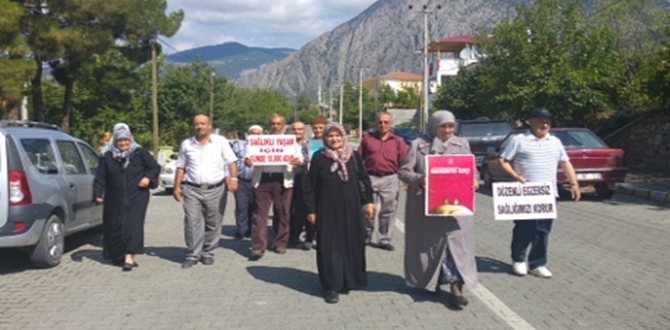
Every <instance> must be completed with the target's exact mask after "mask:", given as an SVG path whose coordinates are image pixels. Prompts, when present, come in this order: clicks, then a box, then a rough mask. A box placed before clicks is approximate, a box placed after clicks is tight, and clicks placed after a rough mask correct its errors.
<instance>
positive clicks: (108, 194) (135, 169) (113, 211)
mask: <svg viewBox="0 0 670 330" xmlns="http://www.w3.org/2000/svg"><path fill="white" fill-rule="evenodd" d="M112 141H113V147H112V149H111V150H109V151H107V152H105V153H104V154H103V155H102V157H101V158H100V165H98V170H97V173H96V176H95V183H94V194H95V200H96V202H98V203H102V202H103V196H104V202H105V204H104V206H103V218H102V219H103V222H102V227H103V240H102V252H103V256H104V257H105V259H111V260H112V263H113V264H115V265H119V266H120V265H123V270H124V271H130V270H132V269H133V267H136V266H137V264H136V263H135V261H134V259H133V256H134V255H135V254H141V253H143V252H144V218H145V215H146V212H147V205H148V204H149V189H150V188H155V187H156V186H157V185H158V175H159V174H160V165H158V163H156V161H155V160H154V158H153V157H151V154H149V152H148V151H146V150H144V149H143V148H142V147H140V145H138V144H137V143H135V140H134V139H133V136H132V134H130V130H125V129H124V130H118V131H116V132H114V136H113V140H112Z"/></svg>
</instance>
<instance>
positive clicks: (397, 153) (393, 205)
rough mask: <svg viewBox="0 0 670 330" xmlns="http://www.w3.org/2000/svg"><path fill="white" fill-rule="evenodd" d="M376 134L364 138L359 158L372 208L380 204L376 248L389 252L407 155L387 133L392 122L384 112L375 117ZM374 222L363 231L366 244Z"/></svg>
mask: <svg viewBox="0 0 670 330" xmlns="http://www.w3.org/2000/svg"><path fill="white" fill-rule="evenodd" d="M376 127H377V130H376V131H375V132H374V133H371V134H366V135H365V136H364V137H363V140H362V141H361V144H360V146H359V147H358V152H359V153H360V154H361V156H362V157H363V162H364V164H365V169H366V170H367V172H368V174H369V175H370V180H371V181H372V190H373V191H374V199H375V204H376V203H380V204H381V207H380V208H379V231H378V235H377V236H378V237H377V243H378V247H379V248H382V249H384V250H388V251H393V250H395V248H394V247H393V245H391V238H392V237H393V229H394V228H395V214H396V209H397V206H398V195H399V181H398V169H400V164H401V163H402V161H403V160H404V159H405V156H406V155H407V144H405V141H403V139H402V138H401V137H399V136H397V135H395V134H393V133H392V132H391V127H393V118H392V117H391V115H390V114H389V113H388V112H380V113H379V114H377V121H376ZM373 231H374V222H370V223H369V225H368V228H367V240H368V242H370V241H371V240H372V232H373Z"/></svg>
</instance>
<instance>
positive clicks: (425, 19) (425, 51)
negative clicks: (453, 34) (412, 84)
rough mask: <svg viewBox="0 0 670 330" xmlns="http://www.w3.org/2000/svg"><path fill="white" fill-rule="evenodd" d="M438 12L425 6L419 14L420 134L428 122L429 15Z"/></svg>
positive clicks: (423, 131)
mask: <svg viewBox="0 0 670 330" xmlns="http://www.w3.org/2000/svg"><path fill="white" fill-rule="evenodd" d="M413 8H414V7H413V6H412V5H410V6H409V10H413ZM436 8H437V9H436V10H440V9H442V6H440V5H438V6H436ZM436 10H429V9H428V6H427V5H423V7H422V8H421V9H420V10H417V11H418V12H420V13H422V14H423V52H422V53H423V83H422V84H421V85H422V86H421V89H422V91H423V109H422V111H421V112H419V133H421V134H424V133H425V129H426V122H427V121H428V14H432V13H434V12H435V11H436Z"/></svg>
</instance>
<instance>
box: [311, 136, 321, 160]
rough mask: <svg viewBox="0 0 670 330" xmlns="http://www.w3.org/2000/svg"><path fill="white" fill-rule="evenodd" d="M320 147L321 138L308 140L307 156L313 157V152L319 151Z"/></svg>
mask: <svg viewBox="0 0 670 330" xmlns="http://www.w3.org/2000/svg"><path fill="white" fill-rule="evenodd" d="M321 148H323V140H321V139H319V140H310V141H309V147H308V153H309V158H310V159H311V158H313V157H314V153H315V152H317V151H319V150H320V149H321Z"/></svg>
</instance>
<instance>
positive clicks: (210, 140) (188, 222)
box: [172, 114, 237, 268]
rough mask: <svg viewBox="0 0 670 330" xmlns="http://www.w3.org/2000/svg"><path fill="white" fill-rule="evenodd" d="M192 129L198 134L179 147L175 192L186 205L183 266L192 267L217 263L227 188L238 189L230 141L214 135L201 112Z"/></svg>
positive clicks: (210, 125) (206, 118) (196, 117)
mask: <svg viewBox="0 0 670 330" xmlns="http://www.w3.org/2000/svg"><path fill="white" fill-rule="evenodd" d="M193 130H194V131H195V135H194V136H192V137H190V138H188V139H186V140H184V142H182V144H181V147H180V148H179V156H178V157H177V161H176V162H177V163H176V167H177V172H176V173H175V180H174V189H173V193H172V194H173V196H174V199H175V200H177V201H178V202H179V201H182V200H183V203H182V205H183V206H184V235H185V238H186V247H187V249H188V252H187V254H186V260H184V262H183V263H182V265H181V267H182V268H191V267H192V266H194V265H195V264H197V263H198V261H201V262H202V264H203V265H211V264H213V263H214V249H216V248H217V247H218V246H219V238H220V236H221V222H222V221H223V212H224V210H225V207H226V200H227V198H226V196H227V194H226V190H229V191H231V192H235V190H237V168H236V166H235V160H237V158H236V157H235V153H233V150H232V149H231V148H230V144H229V143H228V140H226V138H224V137H223V136H220V135H212V134H211V130H212V123H211V121H210V120H209V117H207V116H205V115H202V114H200V115H196V116H195V117H194V118H193ZM226 188H227V189H226Z"/></svg>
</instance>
